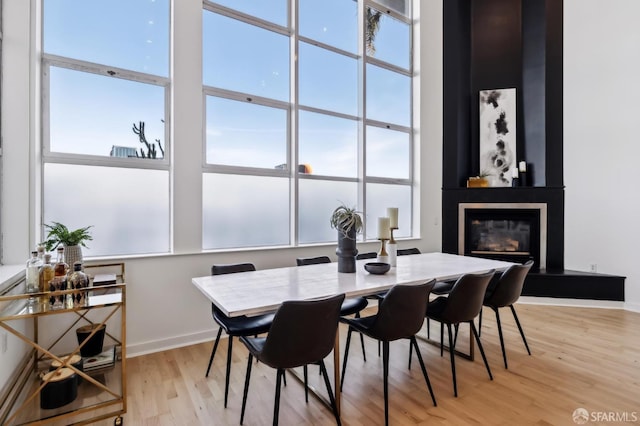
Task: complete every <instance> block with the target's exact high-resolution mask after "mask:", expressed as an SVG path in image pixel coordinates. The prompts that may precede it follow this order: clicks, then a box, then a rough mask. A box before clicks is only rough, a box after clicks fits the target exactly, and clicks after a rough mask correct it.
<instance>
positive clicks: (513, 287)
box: [478, 260, 533, 368]
mask: <svg viewBox="0 0 640 426" xmlns="http://www.w3.org/2000/svg"><path fill="white" fill-rule="evenodd" d="M532 266H533V260H530V261H528V262H527V263H525V264H524V265H514V266H511V267H509V268H508V269H507V270H506V271H504V272H503V273H502V275H500V279H499V280H498V282H497V283H496V285H495V287H494V288H492V289H488V290H487V292H486V293H485V296H484V301H483V302H482V305H483V306H487V307H489V308H491V309H493V311H494V312H495V313H496V323H497V324H498V334H499V336H500V347H501V348H502V359H503V360H504V368H509V367H508V366H507V352H506V350H505V347H504V337H503V335H502V325H501V324H500V314H499V313H498V310H499V309H500V308H504V307H507V306H508V307H509V308H511V313H512V314H513V318H514V319H515V320H516V325H517V326H518V330H519V331H520V336H522V341H523V342H524V346H525V348H527V353H528V354H529V355H531V351H530V350H529V345H528V344H527V339H526V338H525V337H524V331H522V326H521V325H520V320H519V319H518V315H517V314H516V310H515V308H514V307H513V304H514V303H516V301H517V300H518V299H519V298H520V294H522V287H523V286H524V280H525V278H527V274H528V273H529V271H530V270H531V267H532ZM480 333H482V310H480V317H479V323H478V334H480Z"/></svg>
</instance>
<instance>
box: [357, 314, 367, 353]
mask: <svg viewBox="0 0 640 426" xmlns="http://www.w3.org/2000/svg"><path fill="white" fill-rule="evenodd" d="M355 317H356V318H360V312H356V315H355ZM358 334H360V345H361V346H362V358H363V359H364V362H367V353H366V352H365V351H364V336H363V335H362V333H358Z"/></svg>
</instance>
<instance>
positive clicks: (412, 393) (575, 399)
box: [104, 305, 640, 425]
mask: <svg viewBox="0 0 640 426" xmlns="http://www.w3.org/2000/svg"><path fill="white" fill-rule="evenodd" d="M517 311H518V314H519V317H520V320H521V322H522V324H523V327H524V330H525V334H526V336H527V340H528V342H529V346H530V347H531V351H532V356H528V355H527V353H526V351H525V348H524V345H523V343H522V340H521V339H520V336H519V334H518V331H517V328H516V327H515V324H514V321H513V318H512V317H511V314H510V312H509V311H508V309H507V310H503V311H501V318H502V320H503V329H504V331H505V340H506V345H507V356H508V361H509V369H508V370H505V368H504V366H503V363H502V355H501V351H500V344H499V341H498V334H497V328H496V323H495V316H494V315H493V312H491V311H490V310H487V311H485V318H484V321H483V322H484V324H483V330H482V341H483V344H484V347H485V350H486V352H487V356H488V358H489V364H490V366H491V368H492V371H493V374H494V380H493V381H490V380H489V378H488V376H487V373H486V370H485V368H484V366H483V364H482V360H481V358H480V356H479V354H478V356H477V357H476V360H475V361H474V362H469V361H466V360H464V359H461V358H457V360H456V361H457V362H456V367H457V373H458V393H459V396H458V398H455V397H454V396H453V388H452V383H451V370H450V365H449V357H448V354H447V353H446V352H445V356H444V357H440V352H439V349H438V348H437V347H435V346H433V345H429V344H427V343H425V342H420V343H419V345H420V348H421V351H422V354H423V357H424V359H425V363H426V365H427V369H428V372H429V375H430V378H431V382H432V384H433V387H434V391H435V395H436V398H437V402H438V406H437V407H433V406H432V403H431V400H430V397H429V393H428V391H427V388H426V385H425V382H424V379H423V377H422V374H421V372H420V368H419V366H418V364H417V363H415V358H414V365H413V367H412V369H411V370H408V369H407V356H408V342H405V341H400V342H395V343H392V344H391V357H390V358H391V360H390V362H391V367H390V374H389V390H390V406H389V411H390V423H391V424H393V425H422V424H443V425H465V424H476V425H477V424H480V425H515V424H517V425H533V424H535V425H572V424H575V423H574V422H573V420H572V414H573V412H574V410H576V409H577V408H584V409H586V410H587V411H589V413H590V414H591V413H594V412H615V413H620V415H625V413H626V415H627V419H631V420H633V416H634V415H635V416H636V421H637V422H640V314H638V313H632V312H628V311H622V310H610V309H594V308H591V309H588V308H574V307H551V306H534V305H518V306H517ZM434 330H436V328H435V327H434ZM344 332H345V329H344V326H341V334H342V337H343V340H342V342H343V343H342V345H344ZM437 335H438V333H436V336H437ZM432 337H433V334H432ZM461 339H462V340H461V342H463V343H466V342H465V340H464V338H462V337H461ZM234 343H237V344H234V352H233V365H232V378H231V389H230V394H229V404H228V407H227V408H226V409H225V408H224V407H223V401H224V368H225V362H226V349H227V346H226V339H225V340H224V341H223V342H222V344H221V345H220V346H219V347H218V353H217V354H216V358H215V361H214V366H213V368H212V371H211V374H210V375H209V377H208V378H205V377H204V373H205V370H206V366H207V362H208V359H209V354H210V351H211V347H212V345H211V343H203V344H199V345H194V346H189V347H184V348H180V349H175V350H170V351H166V352H160V353H155V354H151V355H146V356H141V357H137V358H132V359H130V360H129V361H128V364H127V371H128V392H129V395H128V412H127V414H126V415H125V416H124V419H125V424H127V425H237V424H239V419H240V407H241V403H242V389H243V385H244V374H245V369H246V360H247V351H246V350H245V348H244V346H243V345H242V344H240V343H239V341H237V340H235V341H234ZM353 343H357V344H355V345H352V348H351V352H350V354H349V365H348V368H347V375H346V379H345V384H344V390H343V399H342V416H341V418H342V422H343V424H345V425H379V424H384V405H383V396H382V360H381V358H379V357H378V355H377V344H376V342H375V341H372V340H365V345H366V348H367V361H366V362H364V361H363V358H362V352H361V349H360V346H359V342H358V341H357V340H356V341H355V342H354V341H352V344H353ZM342 349H344V348H342ZM331 359H332V356H331V355H330V356H329V357H328V360H327V366H328V368H329V366H330V365H331V364H332V363H331ZM316 373H317V369H316V367H310V377H311V379H312V380H314V381H318V380H319V376H317V374H316ZM329 374H330V375H331V374H332V372H331V371H330V373H329ZM331 377H332V376H331ZM287 382H288V386H287V387H283V391H282V397H281V405H280V424H281V425H332V424H335V422H334V420H333V417H332V416H331V413H330V411H329V410H328V409H327V408H326V407H325V406H324V405H322V404H321V403H320V402H318V400H317V399H315V398H312V397H310V398H309V403H308V404H305V401H304V390H303V387H302V385H301V384H300V383H298V382H297V381H295V380H294V379H293V378H292V377H291V376H289V379H288V381H287ZM317 383H320V382H319V381H318V382H317ZM274 388H275V371H274V370H272V369H270V368H269V367H267V366H265V365H263V364H254V366H253V373H252V377H251V385H250V388H249V399H248V403H247V413H246V415H245V420H244V424H245V425H268V424H271V422H272V413H273V396H274ZM104 424H105V425H107V424H112V423H111V422H104ZM590 424H593V423H590Z"/></svg>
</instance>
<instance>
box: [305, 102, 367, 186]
mask: <svg viewBox="0 0 640 426" xmlns="http://www.w3.org/2000/svg"><path fill="white" fill-rule="evenodd" d="M298 129H299V141H298V143H299V148H300V151H299V153H298V159H299V163H300V164H306V165H308V166H310V169H311V170H310V173H313V174H317V175H328V176H344V177H356V176H357V174H358V122H357V121H354V120H346V119H344V118H338V117H332V116H329V115H324V114H316V113H313V112H308V111H300V113H299V124H298Z"/></svg>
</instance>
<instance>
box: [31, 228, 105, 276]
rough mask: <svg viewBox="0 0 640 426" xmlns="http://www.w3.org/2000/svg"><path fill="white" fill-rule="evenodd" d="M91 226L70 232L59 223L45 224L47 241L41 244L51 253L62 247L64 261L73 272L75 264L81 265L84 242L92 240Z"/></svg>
mask: <svg viewBox="0 0 640 426" xmlns="http://www.w3.org/2000/svg"><path fill="white" fill-rule="evenodd" d="M92 226H93V225H91V226H85V227H84V228H78V229H76V230H73V231H71V230H69V228H67V227H66V226H65V225H63V224H61V223H60V222H51V224H50V225H49V224H45V225H44V227H45V228H46V229H47V239H46V240H45V241H44V242H43V244H44V247H45V249H46V250H47V251H49V252H51V251H53V250H55V249H56V248H58V246H60V245H62V246H63V247H64V261H65V263H66V264H67V265H69V268H70V269H71V270H73V264H74V263H75V262H80V263H82V260H83V259H82V247H87V245H86V243H85V242H86V241H91V240H93V237H92V236H91V233H90V232H89V229H90V228H91V227H92Z"/></svg>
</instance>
